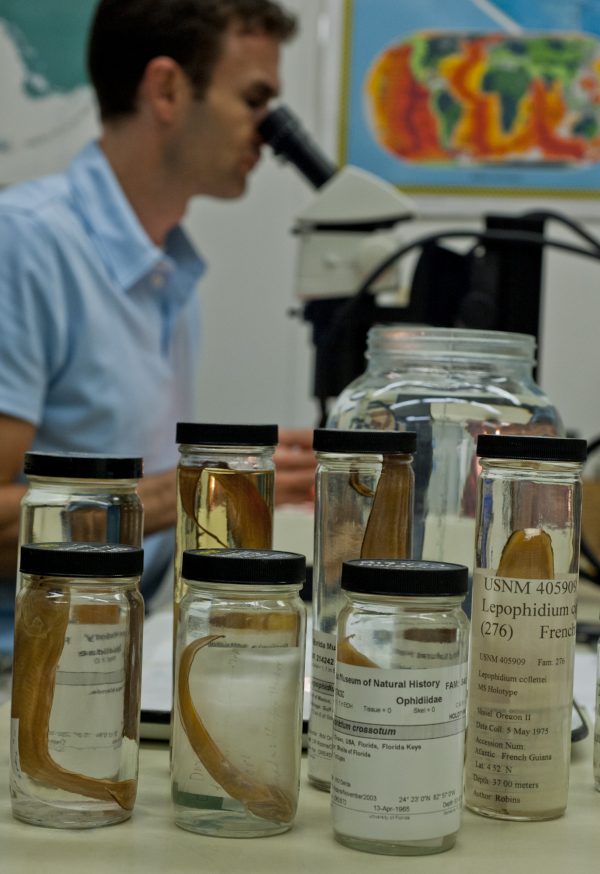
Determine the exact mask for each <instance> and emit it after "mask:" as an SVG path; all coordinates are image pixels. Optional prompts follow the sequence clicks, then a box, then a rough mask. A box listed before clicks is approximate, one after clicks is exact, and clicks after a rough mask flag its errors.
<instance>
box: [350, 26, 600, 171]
mask: <svg viewBox="0 0 600 874" xmlns="http://www.w3.org/2000/svg"><path fill="white" fill-rule="evenodd" d="M365 92H366V99H367V106H368V111H369V119H370V125H371V129H372V132H373V135H374V137H375V138H376V140H377V141H378V143H379V144H380V145H381V146H382V147H383V148H384V149H386V150H387V151H388V152H390V153H391V154H393V155H394V156H396V157H399V158H401V159H403V160H405V161H411V162H421V163H425V162H429V163H433V162H438V163H445V162H452V163H453V164H455V165H456V163H457V162H458V163H464V164H465V165H468V164H485V163H488V164H490V163H492V164H493V163H500V162H501V163H503V164H507V163H512V164H514V165H518V164H526V165H527V166H531V167H533V166H535V165H542V166H549V165H554V166H557V165H561V164H562V165H577V164H585V163H591V162H596V161H598V160H599V159H600V43H599V41H598V40H597V39H595V38H594V37H591V36H585V35H579V34H573V35H571V34H567V35H565V34H560V35H553V34H548V33H545V34H527V35H524V36H515V35H507V34H497V33H485V34H478V33H468V32H462V33H461V32H452V31H446V32H443V31H437V32H420V33H415V34H413V35H411V36H410V37H409V38H406V39H403V40H402V41H401V42H399V43H397V44H395V45H392V46H390V47H388V48H386V49H385V50H384V51H383V52H381V54H379V55H378V56H377V58H376V59H375V61H374V63H373V65H372V66H371V69H370V71H369V73H368V76H367V78H366V82H365Z"/></svg>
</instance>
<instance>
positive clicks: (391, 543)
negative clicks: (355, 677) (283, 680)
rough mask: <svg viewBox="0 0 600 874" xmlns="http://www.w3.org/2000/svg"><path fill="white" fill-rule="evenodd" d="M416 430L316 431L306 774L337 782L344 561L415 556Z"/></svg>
mask: <svg viewBox="0 0 600 874" xmlns="http://www.w3.org/2000/svg"><path fill="white" fill-rule="evenodd" d="M415 445H416V438H415V434H414V432H412V431H404V432H400V431H397V432H384V433H382V432H378V431H339V430H335V429H331V430H327V429H318V430H316V431H315V432H314V439H313V448H314V450H315V452H316V454H317V470H316V478H315V538H314V539H315V556H314V566H313V600H312V603H313V633H312V670H311V712H310V728H309V738H308V778H309V780H310V782H311V783H312V784H313V785H314V786H316V787H317V788H319V789H324V790H328V789H329V785H330V783H331V737H332V722H333V689H334V682H335V635H336V625H337V617H338V613H339V611H340V608H341V607H342V605H343V603H344V598H343V595H342V591H341V587H340V578H341V574H342V562H344V561H347V560H350V559H356V558H410V556H411V546H412V517H413V488H414V475H413V470H412V460H413V453H414V451H415Z"/></svg>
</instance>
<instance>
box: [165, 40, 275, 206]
mask: <svg viewBox="0 0 600 874" xmlns="http://www.w3.org/2000/svg"><path fill="white" fill-rule="evenodd" d="M278 69H279V43H278V42H277V40H275V39H273V38H272V37H270V36H267V35H266V34H261V33H245V32H243V31H241V30H240V28H239V27H237V26H235V25H232V26H230V28H229V30H228V31H226V33H225V35H224V37H223V46H222V51H221V55H220V57H219V59H218V60H217V62H216V65H215V67H214V70H213V75H212V79H211V81H210V84H209V85H208V88H207V90H206V92H205V94H204V96H203V97H202V99H197V98H194V97H193V96H192V97H191V99H190V105H189V108H188V112H187V114H186V119H185V122H184V124H183V127H182V130H181V137H180V138H178V142H177V144H176V145H175V146H174V151H173V153H172V158H173V160H174V161H176V162H177V164H178V170H179V171H180V172H181V173H182V174H183V176H184V180H183V181H184V184H185V187H186V189H187V191H188V193H189V194H190V195H194V194H204V195H209V196H212V197H223V198H228V197H239V196H240V195H241V194H243V193H244V190H245V188H246V178H247V176H248V174H249V173H250V171H251V170H252V169H253V168H254V166H255V165H256V163H257V162H258V160H259V157H260V146H261V140H260V137H259V136H258V134H257V131H256V128H257V125H258V124H259V123H260V122H261V121H262V119H263V118H264V117H265V115H266V113H267V105H268V102H269V101H270V99H271V98H272V97H273V96H275V95H276V94H277V93H278V92H279V74H278Z"/></svg>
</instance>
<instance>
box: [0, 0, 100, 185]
mask: <svg viewBox="0 0 600 874" xmlns="http://www.w3.org/2000/svg"><path fill="white" fill-rule="evenodd" d="M95 6H96V0H0V106H2V115H1V116H0V186H2V185H5V184H8V183H11V182H17V181H20V180H22V179H27V178H30V177H32V176H39V175H41V174H43V173H49V172H52V171H56V170H59V169H62V168H63V167H64V166H65V165H66V164H67V163H68V161H69V160H70V158H71V157H72V155H73V154H74V153H75V152H76V151H77V150H78V149H79V148H80V147H81V146H83V144H84V143H85V142H87V140H89V139H90V138H91V137H92V136H94V135H95V133H96V132H97V121H96V113H95V110H94V101H93V96H92V90H91V87H90V85H89V83H88V80H87V75H86V71H85V47H86V42H87V31H88V27H89V22H90V19H91V16H92V12H93V10H94V8H95Z"/></svg>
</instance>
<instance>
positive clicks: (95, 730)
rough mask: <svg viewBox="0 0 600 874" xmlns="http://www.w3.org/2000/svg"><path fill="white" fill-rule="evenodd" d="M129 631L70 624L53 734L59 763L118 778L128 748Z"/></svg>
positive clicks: (57, 688)
mask: <svg viewBox="0 0 600 874" xmlns="http://www.w3.org/2000/svg"><path fill="white" fill-rule="evenodd" d="M127 638H128V636H127V627H126V625H125V624H124V623H123V624H121V623H112V622H106V623H97V624H96V623H95V624H91V623H85V622H84V623H79V622H76V621H70V622H69V626H68V629H67V634H66V637H65V644H64V647H63V651H62V653H61V656H60V661H59V664H58V668H57V671H56V685H55V689H54V697H53V702H52V713H51V716H50V729H49V732H48V750H49V752H50V755H51V756H52V758H53V759H54V761H55V762H56V763H57V764H59V765H62V767H64V768H66V769H67V770H70V771H77V772H79V773H81V774H87V775H88V776H90V777H114V776H115V774H117V773H118V770H119V765H120V762H121V745H122V743H123V719H124V713H123V710H124V692H125V664H126V648H127Z"/></svg>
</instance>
